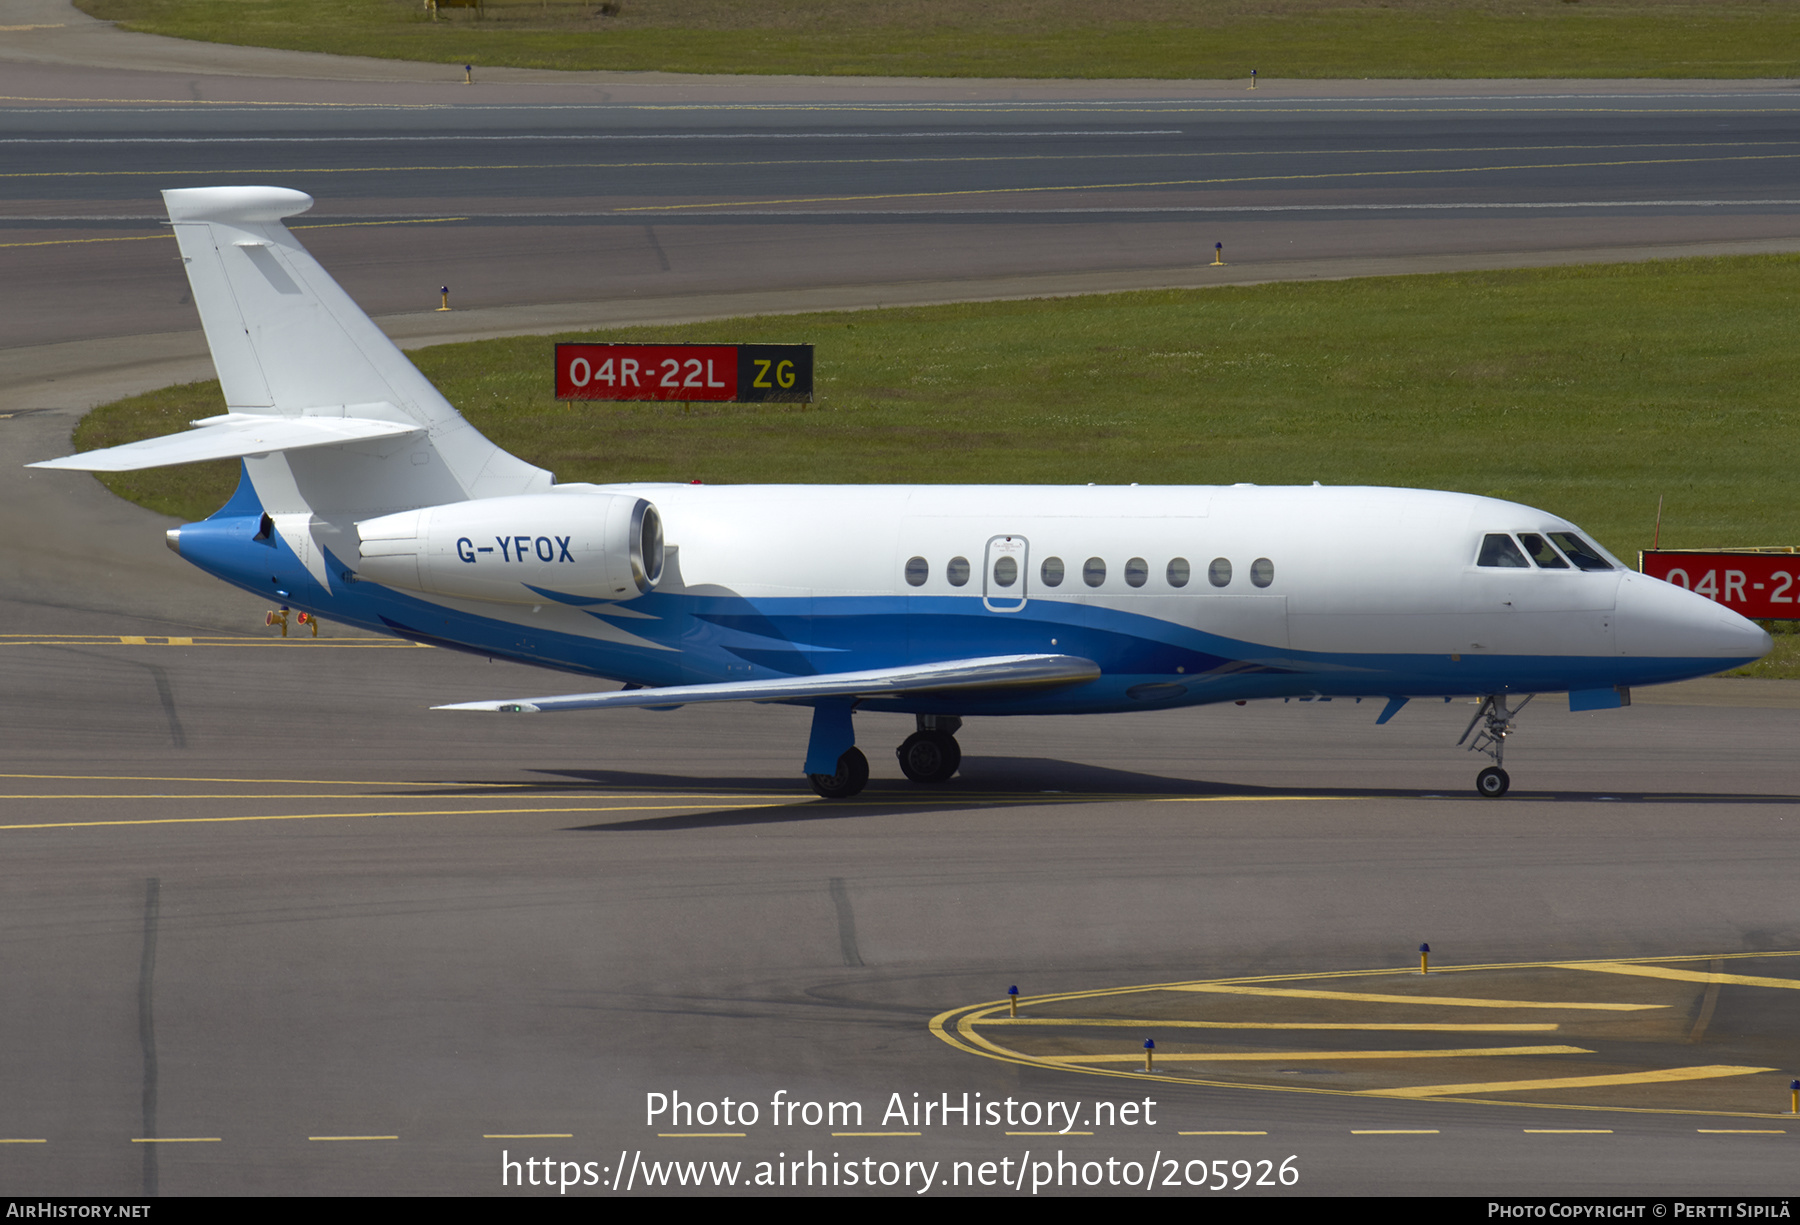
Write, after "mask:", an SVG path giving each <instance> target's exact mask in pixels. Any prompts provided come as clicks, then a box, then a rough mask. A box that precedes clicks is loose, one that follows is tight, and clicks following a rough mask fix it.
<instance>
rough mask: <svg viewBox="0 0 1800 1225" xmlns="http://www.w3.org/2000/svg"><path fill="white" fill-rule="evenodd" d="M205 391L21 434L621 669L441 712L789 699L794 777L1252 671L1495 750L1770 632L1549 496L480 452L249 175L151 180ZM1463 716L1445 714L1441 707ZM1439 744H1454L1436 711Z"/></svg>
mask: <svg viewBox="0 0 1800 1225" xmlns="http://www.w3.org/2000/svg"><path fill="white" fill-rule="evenodd" d="M163 198H164V200H165V202H166V204H167V206H168V211H169V218H170V220H171V221H172V222H173V224H174V229H175V235H176V238H177V239H178V240H179V242H180V246H181V258H182V261H183V263H184V264H185V265H186V268H187V274H188V280H189V282H190V284H191V285H192V286H193V293H194V302H195V305H196V306H197V307H198V308H199V311H200V319H201V323H202V324H203V325H204V327H205V329H206V338H207V343H208V344H209V345H210V346H211V348H212V356H213V363H214V365H215V366H216V367H217V368H218V371H219V379H220V382H221V384H222V385H223V389H224V393H225V402H226V411H225V413H223V414H222V415H220V416H216V417H208V418H206V419H204V420H201V421H196V422H194V425H195V427H196V428H194V429H192V430H190V431H187V432H185V433H181V434H174V435H169V436H167V437H162V438H153V439H150V440H148V441H145V442H136V443H131V444H129V445H127V446H120V447H110V448H107V449H105V450H98V451H89V452H86V453H84V454H81V455H75V456H70V457H68V458H64V459H56V460H51V461H48V462H46V463H40V464H35V465H33V466H34V467H39V468H73V469H80V470H86V471H121V470H127V469H137V468H150V467H156V466H160V465H164V464H181V463H191V462H194V461H196V460H205V459H219V458H227V457H239V458H241V459H242V460H243V475H242V479H241V481H240V483H239V485H238V489H237V492H236V493H235V494H234V495H233V496H232V498H231V500H230V501H229V502H228V503H227V504H226V505H225V506H224V507H223V508H221V509H220V510H219V511H218V513H216V514H214V515H213V516H212V517H211V518H208V519H206V520H204V521H203V522H200V523H190V524H187V525H185V526H183V527H180V528H177V529H174V530H172V531H170V532H169V534H168V544H169V547H170V548H172V549H174V550H175V551H176V552H177V553H179V554H180V555H181V556H182V557H184V558H186V559H187V560H189V561H191V562H193V563H194V564H195V565H197V566H199V567H200V568H201V569H203V570H205V571H207V572H208V573H210V574H213V575H216V576H217V577H219V578H221V579H224V580H225V581H226V582H229V583H233V584H236V585H237V586H239V587H242V588H244V589H246V590H248V591H252V592H255V593H257V594H260V595H265V596H270V597H273V598H274V599H276V600H278V601H280V602H281V603H283V604H284V605H287V606H291V607H293V608H298V609H300V610H302V611H305V612H308V613H311V614H313V615H316V616H324V617H328V618H333V619H335V620H338V621H341V622H344V623H346V624H350V625H355V626H359V627H362V628H364V629H369V630H374V631H378V632H382V633H388V634H395V635H399V636H400V637H403V638H408V639H412V640H414V641H417V642H424V643H431V644H434V645H438V646H445V647H453V648H456V649H460V650H466V651H472V652H475V653H477V654H481V655H487V656H491V657H495V658H505V659H510V660H516V661H519V662H522V663H530V664H538V665H542V666H544V667H550V668H558V669H562V670H564V671H568V672H577V673H584V674H587V675H591V676H596V677H604V678H607V679H609V680H613V681H620V682H623V683H624V688H623V689H619V690H607V691H604V692H597V693H579V694H568V695H562V696H553V697H528V698H511V699H505V700H499V701H483V702H467V703H462V704H459V705H454V706H446V707H442V708H441V709H446V710H487V711H510V712H531V713H536V712H544V711H566V710H589V709H597V708H605V707H616V706H649V707H670V706H676V705H680V704H683V703H687V702H733V701H754V702H787V703H793V704H798V705H803V706H809V707H811V708H812V711H813V720H812V733H811V738H810V742H809V743H808V745H807V750H806V758H805V765H804V771H805V773H806V774H807V775H808V776H809V778H810V780H811V783H812V786H813V787H814V789H815V790H817V791H818V793H819V794H820V795H823V796H827V797H834V798H835V797H843V796H851V795H855V794H856V793H857V792H859V791H860V790H862V788H863V785H864V784H865V783H866V782H867V780H868V775H869V765H868V761H867V759H866V758H865V757H864V756H863V754H862V753H861V752H860V751H859V750H858V749H857V747H856V736H855V731H854V719H853V714H854V712H855V711H857V710H882V711H896V712H901V713H906V714H911V715H914V716H916V717H917V721H918V722H917V730H916V731H915V732H914V733H913V734H912V735H911V736H909V737H908V738H907V739H906V741H905V743H903V744H901V745H900V746H899V758H900V768H901V770H902V771H903V772H904V773H905V774H906V776H907V777H908V778H911V779H913V780H915V781H917V782H920V783H937V782H943V781H945V780H947V779H948V778H950V776H951V775H952V774H954V773H955V772H956V769H957V766H958V763H959V761H960V759H961V750H960V748H959V747H958V745H957V741H956V739H955V733H956V732H957V730H958V729H959V728H960V727H961V725H962V721H963V720H964V719H965V718H969V717H971V716H985V715H1046V714H1101V713H1106V712H1114V711H1125V710H1151V709H1161V708H1169V707H1177V706H1192V705H1197V704H1202V703H1209V702H1239V703H1242V702H1245V701H1249V700H1252V699H1268V698H1300V699H1311V700H1322V699H1331V698H1379V699H1382V700H1383V701H1384V703H1385V705H1384V706H1383V708H1382V710H1381V713H1380V716H1379V717H1378V718H1377V719H1376V722H1377V723H1386V722H1387V721H1388V720H1389V719H1390V718H1392V717H1393V716H1394V714H1395V713H1396V712H1397V711H1398V710H1399V709H1400V708H1401V707H1402V706H1403V705H1405V704H1406V702H1407V701H1408V700H1409V699H1412V698H1423V697H1432V698H1444V699H1446V700H1448V699H1450V698H1456V697H1462V698H1468V699H1475V700H1477V701H1478V702H1479V706H1478V708H1477V710H1476V713H1475V716H1474V718H1473V719H1471V721H1470V723H1469V726H1468V728H1467V729H1466V730H1465V731H1464V733H1463V740H1464V741H1467V742H1469V747H1470V748H1472V749H1475V750H1477V751H1479V752H1481V753H1484V754H1486V755H1487V756H1488V757H1490V758H1492V760H1493V764H1492V765H1491V766H1488V767H1487V768H1485V769H1483V770H1482V771H1481V773H1480V774H1479V776H1478V777H1477V780H1476V788H1477V790H1478V791H1479V792H1480V794H1482V795H1484V796H1500V795H1504V794H1505V793H1506V791H1507V788H1508V786H1509V780H1508V777H1507V774H1506V771H1505V770H1504V769H1503V767H1502V762H1503V752H1504V749H1505V743H1506V738H1507V736H1508V734H1509V733H1510V732H1511V731H1512V730H1513V727H1514V720H1515V718H1516V716H1517V714H1518V710H1519V708H1520V707H1521V706H1522V705H1523V704H1524V702H1526V701H1529V700H1530V698H1531V696H1532V695H1535V694H1540V693H1567V694H1568V695H1569V704H1570V706H1571V708H1573V709H1575V710H1598V709H1605V708H1609V707H1618V706H1622V705H1625V704H1627V703H1628V702H1629V701H1630V692H1631V688H1632V687H1633V686H1638V685H1652V684H1658V683H1662V682H1667V681H1677V680H1682V679H1684V678H1687V677H1695V676H1705V675H1708V674H1710V673H1715V672H1719V671H1722V670H1724V669H1727V668H1731V667H1735V666H1738V665H1741V664H1744V663H1747V662H1750V661H1752V660H1755V659H1758V658H1760V657H1761V656H1763V655H1764V654H1766V653H1767V652H1768V650H1769V649H1770V646H1771V642H1770V639H1769V636H1768V635H1767V634H1766V633H1764V632H1763V631H1762V630H1761V629H1760V628H1759V627H1758V626H1756V625H1755V624H1754V623H1752V622H1750V621H1747V620H1745V619H1744V618H1742V617H1739V616H1737V615H1736V614H1734V613H1732V612H1729V611H1727V610H1726V609H1724V608H1722V607H1721V606H1719V605H1718V604H1715V603H1713V602H1711V601H1709V600H1707V599H1705V598H1703V597H1700V596H1697V595H1694V594H1692V593H1690V592H1687V591H1683V590H1681V589H1680V588H1677V587H1672V586H1670V585H1668V584H1667V583H1663V582H1660V581H1658V580H1656V579H1652V578H1647V577H1645V576H1643V575H1641V574H1635V573H1632V572H1631V571H1629V570H1628V569H1626V567H1625V566H1624V565H1622V564H1621V563H1620V562H1619V561H1618V559H1617V558H1615V557H1613V556H1612V555H1611V554H1610V553H1608V552H1607V551H1606V550H1605V549H1603V548H1601V547H1600V546H1599V544H1598V543H1597V542H1596V541H1594V539H1593V538H1592V537H1591V536H1590V535H1588V534H1587V533H1585V532H1583V531H1582V530H1581V529H1580V528H1578V527H1576V526H1575V525H1574V524H1572V523H1569V522H1567V521H1565V520H1563V519H1559V518H1558V517H1556V516H1555V515H1552V514H1548V513H1546V512H1544V511H1541V510H1533V509H1532V508H1530V507H1528V506H1520V505H1517V504H1515V503H1512V502H1502V501H1497V500H1495V499H1492V498H1482V497H1473V496H1469V495H1466V494H1456V493H1437V492H1429V491H1424V490H1411V489H1378V488H1324V487H1321V486H1319V485H1316V484H1315V485H1312V486H1309V487H1305V486H1303V487H1292V488H1268V487H1261V488H1259V487H1256V486H1251V485H1234V486H1229V487H1205V486H1200V487H1175V488H1170V487H1163V488H1152V487H1141V488H1140V487H1137V486H1131V487H1128V488H1119V487H1095V486H1088V487H1086V488H1058V487H1046V486H1034V485H1018V486H952V485H943V486H934V485H916V486H862V485H849V486H812V485H807V486H781V485H770V486H729V485H727V486H716V485H715V486H707V485H665V484H657V485H644V484H625V485H581V484H576V485H558V484H556V483H555V480H554V478H553V477H552V475H551V474H550V473H549V472H546V471H544V470H543V469H541V468H536V467H533V466H532V465H530V464H527V463H525V462H524V461H522V460H520V459H517V458H516V457H514V456H512V455H509V454H507V453H506V452H504V451H502V450H500V448H498V447H496V446H495V445H494V444H493V443H491V442H489V441H488V440H487V439H486V438H484V437H482V435H481V434H480V433H479V432H477V431H476V430H475V429H474V428H473V427H472V426H470V425H469V423H468V422H466V421H465V420H463V418H462V417H461V416H460V415H459V414H458V413H457V412H456V410H455V409H454V408H452V407H451V406H450V404H449V403H448V402H447V401H446V400H445V399H444V398H443V396H441V395H440V394H438V391H437V389H436V388H434V387H433V386H432V385H431V384H430V383H429V382H427V381H426V380H425V378H424V376H423V375H421V374H420V373H419V372H418V370H416V369H415V368H414V367H413V365H412V364H411V363H410V362H409V361H407V359H406V358H405V356H404V355H402V354H401V352H400V350H399V349H397V348H396V347H395V346H394V345H393V344H392V343H391V342H390V341H389V340H388V339H387V337H386V336H384V335H383V334H382V333H381V331H380V330H379V329H378V328H376V327H375V325H374V324H373V323H372V322H371V321H370V320H369V318H368V316H366V315H365V314H364V313H363V312H362V311H361V310H360V309H358V307H357V306H356V304H355V303H354V302H352V301H351V300H350V298H349V296H348V295H346V294H345V293H344V291H343V290H342V289H340V288H339V287H338V285H337V283H336V282H334V281H333V280H332V279H331V277H330V276H328V275H327V274H326V273H325V271H324V269H322V268H321V267H320V266H319V264H318V263H317V262H316V261H314V260H313V258H312V257H311V256H310V255H308V254H307V252H306V251H305V250H304V249H303V248H302V247H301V246H300V244H299V243H298V242H297V241H296V240H295V239H294V237H293V235H292V234H290V233H289V232H288V230H287V227H286V226H284V225H283V224H282V218H284V217H290V216H293V215H295V214H297V213H300V212H303V211H305V210H306V209H307V208H310V207H311V205H312V199H311V198H310V197H309V196H307V195H305V194H303V193H301V192H298V191H290V190H287V189H284V188H278V187H208V188H187V189H182V190H177V191H166V192H164V193H163ZM1471 734H1473V736H1474V739H1473V740H1472V741H1471V740H1470V736H1471ZM1459 743H1461V742H1459Z"/></svg>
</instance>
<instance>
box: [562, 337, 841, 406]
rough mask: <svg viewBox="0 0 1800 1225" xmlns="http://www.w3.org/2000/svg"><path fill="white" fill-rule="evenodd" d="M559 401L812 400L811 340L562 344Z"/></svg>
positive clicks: (740, 401)
mask: <svg viewBox="0 0 1800 1225" xmlns="http://www.w3.org/2000/svg"><path fill="white" fill-rule="evenodd" d="M556 398H557V399H559V400H722V401H728V402H734V403H739V404H756V403H761V402H765V401H784V402H790V403H792V402H799V403H808V404H810V403H811V402H812V398H813V347H812V346H811V345H583V344H572V345H557V346H556Z"/></svg>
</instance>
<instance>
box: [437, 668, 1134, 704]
mask: <svg viewBox="0 0 1800 1225" xmlns="http://www.w3.org/2000/svg"><path fill="white" fill-rule="evenodd" d="M1099 675H1100V665H1099V664H1097V663H1095V662H1094V661H1093V660H1091V659H1081V658H1078V657H1077V656H1074V655H991V656H988V657H986V658H982V659H952V660H948V661H946V662H944V663H935V664H913V665H909V666H907V667H902V668H871V669H870V670H868V671H866V672H832V673H828V674H826V675H824V676H783V677H775V678H773V679H770V680H766V681H726V682H724V683H722V684H716V685H669V686H665V687H663V688H660V689H620V690H613V691H610V692H607V693H570V694H564V695H561V696H558V697H546V698H512V699H509V700H503V701H498V702H458V703H456V704H455V705H452V706H438V707H434V708H433V709H435V710H497V711H508V712H512V713H532V712H536V711H544V710H593V709H596V708H598V707H603V706H681V705H685V704H686V703H688V702H783V701H795V700H799V699H805V698H875V697H887V696H889V695H891V694H897V693H948V692H953V691H957V690H966V689H1018V688H1030V687H1034V686H1048V685H1073V684H1078V683H1080V682H1082V681H1091V680H1093V679H1094V678H1095V677H1097V676H1099Z"/></svg>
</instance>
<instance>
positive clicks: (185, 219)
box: [51, 187, 552, 513]
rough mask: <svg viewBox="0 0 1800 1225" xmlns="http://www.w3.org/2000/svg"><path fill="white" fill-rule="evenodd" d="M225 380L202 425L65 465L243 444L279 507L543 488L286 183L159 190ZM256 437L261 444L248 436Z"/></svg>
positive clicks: (153, 460)
mask: <svg viewBox="0 0 1800 1225" xmlns="http://www.w3.org/2000/svg"><path fill="white" fill-rule="evenodd" d="M163 201H164V203H165V204H166V205H167V207H168V211H169V220H170V222H171V223H172V224H173V226H174V230H175V238H176V241H177V242H178V243H179V244H180V247H181V259H182V262H183V265H184V266H185V268H186V270H187V275H188V283H189V285H190V286H192V288H193V293H194V304H195V306H196V307H197V308H198V309H199V312H200V322H201V325H202V327H204V328H205V330H206V342H207V345H208V346H209V347H210V348H211V350H212V356H213V365H214V366H215V367H216V368H217V370H218V372H219V382H220V385H221V387H222V389H223V390H224V393H225V403H226V407H227V413H226V415H225V416H223V417H217V418H208V419H207V420H205V421H200V422H196V423H195V424H196V425H198V426H200V427H201V428H200V429H198V430H195V431H193V432H191V433H189V434H179V435H171V436H169V437H168V438H163V439H152V440H149V442H147V443H134V444H131V446H130V447H114V448H109V451H108V453H106V454H101V453H97V452H88V453H85V454H84V455H82V456H71V457H69V459H68V460H66V461H51V463H52V464H54V465H55V466H59V467H85V468H96V467H98V468H100V469H101V470H105V469H107V468H114V469H117V468H135V467H150V466H155V465H157V464H162V463H185V462H190V461H191V460H193V459H197V458H213V457H217V456H221V455H243V456H246V457H250V458H248V459H247V464H248V471H249V474H250V477H251V480H252V482H253V483H254V484H255V486H256V488H257V492H258V494H259V495H260V496H261V497H262V498H263V500H264V503H265V505H266V506H268V508H269V509H270V510H271V511H298V510H317V511H321V512H327V513H329V512H333V511H340V512H341V511H354V512H357V513H368V512H370V511H372V510H378V509H383V508H410V507H414V506H423V505H432V504H441V503H446V502H455V501H463V500H466V499H469V498H484V497H503V496H507V495H512V494H521V493H532V492H538V491H541V490H544V489H548V488H549V486H550V485H551V483H552V477H551V475H550V473H548V472H546V471H544V470H543V469H541V468H537V467H534V466H532V465H530V464H527V463H525V462H524V461H523V460H520V459H518V458H516V457H514V456H512V455H509V454H507V453H506V452H505V451H502V450H501V449H500V448H499V447H497V446H495V445H494V444H493V443H492V442H490V441H488V439H486V438H485V437H483V436H482V435H481V433H480V432H479V431H477V430H476V429H475V428H474V427H472V426H471V425H469V423H468V422H467V421H465V420H464V419H463V418H462V416H461V414H459V413H458V412H457V411H456V409H455V408H453V407H452V406H451V405H450V403H449V401H447V400H445V399H444V397H443V396H442V395H441V394H439V392H438V390H437V388H435V387H433V386H432V385H431V383H430V382H429V381H428V380H427V379H426V378H425V376H424V375H423V374H421V373H419V370H418V369H417V367H415V366H414V365H413V364H412V363H411V362H410V361H408V360H407V358H406V355H405V354H403V353H402V352H401V351H400V350H399V348H398V347H397V346H396V345H395V344H394V343H393V341H391V340H389V339H388V338H387V336H386V335H385V334H383V332H382V331H381V329H380V328H378V327H376V326H375V324H374V322H373V321H372V320H371V319H370V318H369V317H368V316H367V315H366V314H364V313H363V311H362V309H361V308H360V307H358V306H357V305H356V303H355V302H354V301H352V300H351V298H350V296H349V295H348V294H347V293H345V292H344V291H343V289H342V288H340V287H339V285H338V283H337V282H336V281H334V280H332V278H331V276H330V275H329V274H328V273H327V272H326V271H325V270H324V269H323V268H322V267H320V266H319V263H318V261H317V260H315V259H314V258H313V257H312V256H311V255H310V254H309V253H308V252H307V250H306V248H304V247H302V246H301V245H300V243H299V241H298V240H297V239H296V238H295V237H294V236H293V234H292V233H290V232H289V231H288V228H287V226H286V225H284V224H283V223H282V219H283V218H285V217H291V216H293V215H295V214H297V213H302V212H305V211H306V210H307V209H309V208H311V207H312V203H313V202H312V197H311V196H308V195H306V194H305V193H304V192H299V191H293V190H290V189H288V188H284V187H189V188H180V189H176V190H170V191H165V192H163ZM252 448H256V449H252Z"/></svg>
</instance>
